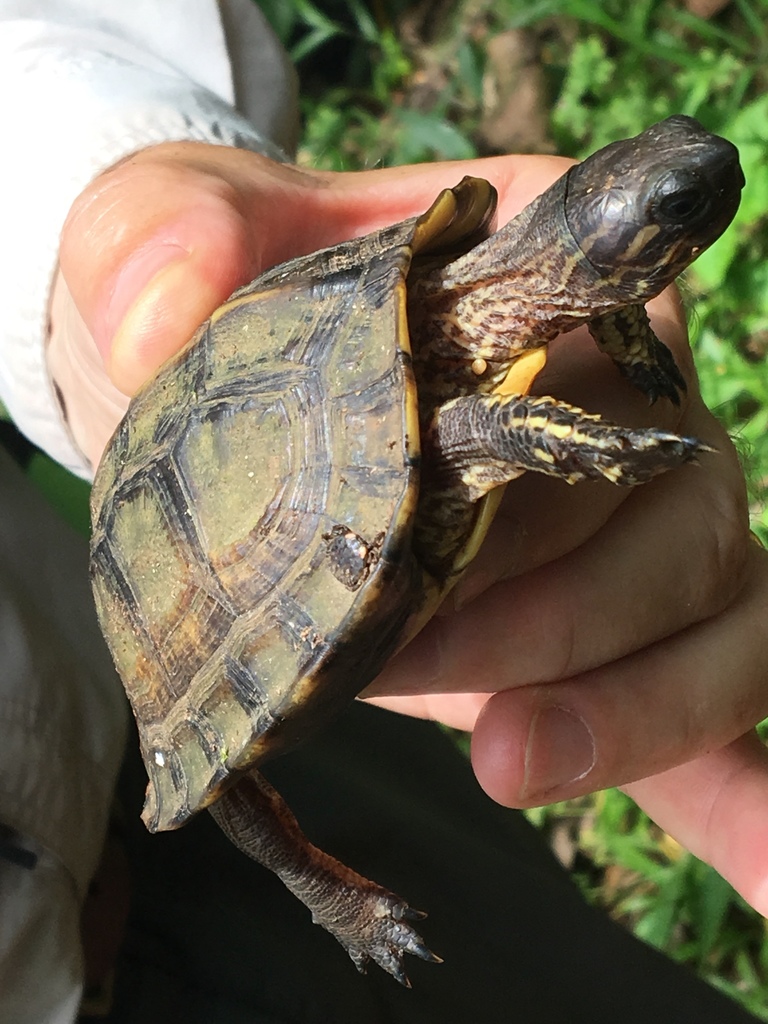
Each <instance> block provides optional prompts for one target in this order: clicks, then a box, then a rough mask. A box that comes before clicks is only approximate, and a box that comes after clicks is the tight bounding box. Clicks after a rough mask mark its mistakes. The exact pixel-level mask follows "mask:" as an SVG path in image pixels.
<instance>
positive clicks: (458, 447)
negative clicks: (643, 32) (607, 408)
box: [427, 394, 713, 502]
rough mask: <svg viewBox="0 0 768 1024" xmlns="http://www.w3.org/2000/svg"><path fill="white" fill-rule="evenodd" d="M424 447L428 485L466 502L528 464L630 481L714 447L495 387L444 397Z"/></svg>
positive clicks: (550, 471) (567, 475) (565, 474)
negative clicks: (485, 391)
mask: <svg viewBox="0 0 768 1024" xmlns="http://www.w3.org/2000/svg"><path fill="white" fill-rule="evenodd" d="M427 450H428V459H429V466H430V470H429V471H430V472H431V473H433V474H434V484H433V486H434V488H435V489H436V490H437V491H440V492H443V493H449V494H450V493H452V494H454V495H456V494H458V495H460V496H461V498H462V499H463V500H464V501H469V502H474V501H477V499H478V498H480V497H482V496H483V495H484V494H486V493H487V492H488V491H490V490H491V489H492V488H494V487H498V486H499V485H500V484H504V483H508V482H509V481H510V480H514V479H515V478H516V477H518V476H520V475H521V474H522V473H524V472H525V471H526V470H535V471H536V472H538V473H546V474H547V475H548V476H554V477H559V478H560V479H561V480H566V481H567V482H568V483H576V482H577V481H579V480H590V479H591V480H600V479H606V480H610V481H611V482H612V483H615V484H624V485H633V484H638V483H644V482H646V481H647V480H651V479H652V478H653V477H655V476H657V475H658V474H659V473H664V472H666V471H667V470H670V469H674V468H675V467H677V466H680V465H682V464H683V463H685V462H690V461H692V460H694V459H695V458H696V457H697V456H698V455H700V454H701V453H702V452H710V451H713V449H712V448H710V447H709V446H708V445H706V444H703V443H702V442H701V441H698V440H697V439H696V438H694V437H682V436H681V435H679V434H674V433H671V432H670V431H668V430H660V429H658V428H656V427H649V428H645V429H638V430H634V429H632V428H630V427H622V426H618V425H617V424H615V423H611V422H610V421H609V420H604V419H603V418H602V417H600V416H596V415H593V414H591V413H587V412H584V410H583V409H579V408H577V407H576V406H573V405H568V404H567V403H565V402H559V401H557V400H556V399H554V398H547V397H544V398H536V397H532V396H530V395H498V394H496V395H467V396H463V397H461V398H456V399H454V400H453V401H451V402H447V403H446V404H445V405H443V406H442V407H441V408H440V409H438V410H437V412H436V413H435V416H434V419H433V421H432V424H431V426H430V429H429V431H428V435H427Z"/></svg>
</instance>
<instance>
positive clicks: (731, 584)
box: [695, 491, 749, 618]
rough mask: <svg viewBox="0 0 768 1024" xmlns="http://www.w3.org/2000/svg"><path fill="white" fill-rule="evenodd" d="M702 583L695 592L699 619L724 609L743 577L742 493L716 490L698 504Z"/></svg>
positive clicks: (745, 547) (744, 531) (746, 523)
mask: <svg viewBox="0 0 768 1024" xmlns="http://www.w3.org/2000/svg"><path fill="white" fill-rule="evenodd" d="M700 518H701V529H700V536H701V538H702V540H701V548H702V550H701V558H700V564H701V566H702V585H701V586H699V587H698V588H697V590H696V594H695V605H696V611H697V612H698V615H699V617H700V618H705V617H708V616H710V615H715V614H717V613H718V612H720V611H722V610H723V609H724V608H727V607H728V606H729V605H730V604H731V602H732V601H733V600H734V598H735V597H736V596H737V594H738V593H739V592H740V590H741V588H742V586H743V585H744V582H745V580H746V566H747V552H748V545H749V520H748V515H747V504H746V496H745V495H744V493H743V492H738V491H728V492H727V493H726V492H722V491H721V492H720V493H717V494H715V495H713V496H712V497H711V501H710V502H708V503H706V504H705V505H702V506H701V507H700Z"/></svg>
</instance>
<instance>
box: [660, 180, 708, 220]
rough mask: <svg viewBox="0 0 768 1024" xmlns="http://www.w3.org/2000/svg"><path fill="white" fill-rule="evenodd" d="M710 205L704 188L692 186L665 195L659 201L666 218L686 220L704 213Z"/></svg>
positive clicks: (662, 213) (661, 212)
mask: <svg viewBox="0 0 768 1024" xmlns="http://www.w3.org/2000/svg"><path fill="white" fill-rule="evenodd" d="M708 206H709V196H708V195H706V194H705V193H704V191H703V189H700V188H696V187H695V186H691V187H690V188H682V189H680V191H679V192H673V193H672V195H667V196H663V197H662V199H661V201H660V202H659V213H660V214H661V215H662V216H663V217H664V219H665V220H674V221H686V220H690V219H691V218H694V217H698V216H699V215H700V214H702V213H704V211H705V210H706V208H707V207H708Z"/></svg>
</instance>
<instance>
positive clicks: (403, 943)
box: [317, 883, 443, 988]
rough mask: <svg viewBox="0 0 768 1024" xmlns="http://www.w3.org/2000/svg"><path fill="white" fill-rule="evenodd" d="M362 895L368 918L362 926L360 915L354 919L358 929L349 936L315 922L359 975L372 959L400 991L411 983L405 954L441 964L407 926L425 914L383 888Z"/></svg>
mask: <svg viewBox="0 0 768 1024" xmlns="http://www.w3.org/2000/svg"><path fill="white" fill-rule="evenodd" d="M369 884H370V883H369ZM376 889H378V887H376ZM366 895H367V900H366V902H367V903H368V909H369V910H370V911H372V913H371V915H370V916H367V915H366V918H367V919H366V920H365V922H364V923H360V922H361V921H362V915H360V916H359V917H358V922H359V923H358V927H356V928H355V929H354V933H353V934H350V932H352V929H349V928H343V929H342V928H338V927H329V924H328V922H327V921H318V922H317V923H318V924H323V925H324V927H326V928H327V929H328V931H330V932H331V933H332V934H333V935H334V936H335V938H336V939H338V941H339V942H340V943H341V944H342V946H344V948H345V949H346V950H347V952H348V953H349V956H350V959H351V960H352V962H353V964H354V965H355V967H356V968H357V969H358V971H360V973H361V974H365V972H366V969H367V967H368V963H369V962H370V961H371V960H373V962H374V963H376V964H378V965H379V967H381V968H382V970H384V971H386V972H387V974H391V975H392V977H393V978H394V979H395V981H397V982H399V984H401V985H402V986H403V987H404V988H410V987H411V982H410V980H409V978H408V975H407V974H406V972H405V967H404V964H403V958H404V956H405V954H406V953H410V954H411V956H416V957H418V958H419V959H420V960H425V961H427V963H432V964H441V963H442V962H443V961H442V958H441V957H439V956H437V955H436V954H435V953H433V952H432V950H431V949H429V948H428V947H427V946H426V945H425V944H424V940H423V939H422V938H421V936H420V935H419V934H418V933H417V932H416V931H415V930H414V929H413V928H412V927H411V925H410V924H408V923H407V922H408V921H413V920H422V919H423V918H425V917H426V916H427V915H426V914H425V913H424V911H422V910H413V909H412V908H411V907H409V906H408V905H407V904H405V903H403V901H402V900H400V899H399V897H397V896H395V895H394V893H390V892H387V891H386V890H384V889H381V890H378V891H373V892H368V893H367V894H366Z"/></svg>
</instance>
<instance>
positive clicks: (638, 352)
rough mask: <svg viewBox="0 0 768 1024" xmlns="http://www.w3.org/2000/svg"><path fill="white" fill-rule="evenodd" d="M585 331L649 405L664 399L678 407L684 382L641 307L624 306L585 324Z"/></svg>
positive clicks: (673, 359)
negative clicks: (644, 396)
mask: <svg viewBox="0 0 768 1024" xmlns="http://www.w3.org/2000/svg"><path fill="white" fill-rule="evenodd" d="M588 327H589V332H590V334H591V335H592V337H593V338H594V339H595V341H596V342H597V347H598V348H599V349H600V351H601V352H605V354H606V355H609V356H610V357H611V359H612V360H613V361H614V363H615V364H616V366H617V367H618V368H619V370H620V371H621V373H622V374H623V376H625V377H626V378H627V380H628V381H629V382H630V383H631V384H633V385H634V386H635V387H636V388H637V389H638V391H642V393H643V394H644V395H647V396H648V398H649V399H650V401H651V403H653V402H655V401H656V399H657V398H668V399H669V400H670V401H671V402H674V404H675V405H680V392H681V391H685V390H686V384H685V379H684V378H683V375H682V374H681V373H680V370H679V369H678V367H677V363H676V362H675V357H674V356H673V355H672V353H671V352H670V351H669V349H668V348H667V346H666V345H665V344H664V342H663V341H660V340H659V339H658V338H657V337H656V335H655V334H654V332H653V330H652V328H651V322H650V320H649V319H648V314H647V313H646V311H645V306H642V305H640V304H639V303H638V304H636V305H633V306H625V307H624V308H623V309H619V310H616V311H615V312H614V313H606V314H605V315H604V316H598V317H595V318H594V319H593V320H590V321H589V324H588Z"/></svg>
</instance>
